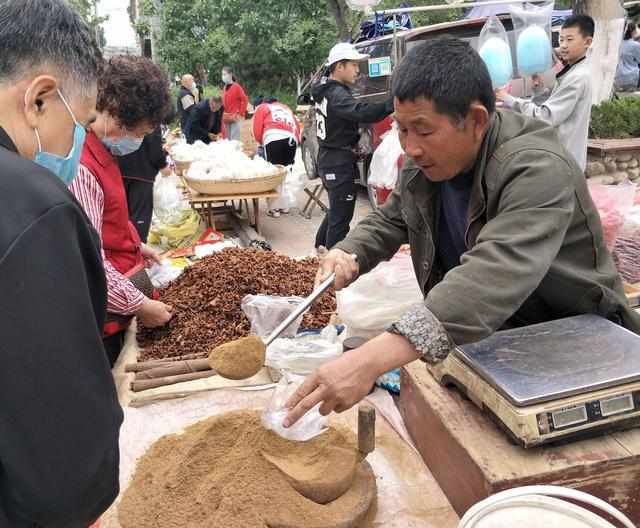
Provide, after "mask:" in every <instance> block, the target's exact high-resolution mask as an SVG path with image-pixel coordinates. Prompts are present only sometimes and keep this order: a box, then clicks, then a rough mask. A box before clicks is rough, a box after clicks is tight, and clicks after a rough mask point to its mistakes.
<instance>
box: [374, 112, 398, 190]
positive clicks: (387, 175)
mask: <svg viewBox="0 0 640 528" xmlns="http://www.w3.org/2000/svg"><path fill="white" fill-rule="evenodd" d="M402 154H403V150H402V147H401V146H400V136H399V135H398V126H397V125H396V124H395V123H394V124H393V126H392V128H391V130H390V131H389V132H387V133H386V134H385V135H384V137H383V138H382V142H381V143H380V145H378V148H377V149H376V150H375V152H374V153H373V157H372V158H371V166H370V168H369V179H368V180H367V185H371V186H372V187H377V188H380V189H395V187H396V183H397V181H398V174H399V172H400V169H399V168H398V158H399V157H400V156H402Z"/></svg>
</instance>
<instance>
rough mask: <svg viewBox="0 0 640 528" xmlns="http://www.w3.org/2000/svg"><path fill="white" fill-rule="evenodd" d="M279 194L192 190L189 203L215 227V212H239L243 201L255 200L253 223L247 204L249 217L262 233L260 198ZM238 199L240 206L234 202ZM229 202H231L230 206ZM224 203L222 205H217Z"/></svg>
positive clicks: (273, 192)
mask: <svg viewBox="0 0 640 528" xmlns="http://www.w3.org/2000/svg"><path fill="white" fill-rule="evenodd" d="M278 196H279V194H278V193H277V192H276V191H269V192H264V193H254V194H229V195H215V196H214V195H209V194H199V193H196V192H194V191H190V194H189V204H190V205H191V207H192V208H193V209H194V210H196V211H198V212H199V213H200V214H202V215H203V217H204V218H205V220H206V222H207V223H208V225H209V227H212V228H214V229H215V227H216V226H215V220H214V214H216V213H224V214H238V213H239V212H241V210H242V203H243V202H244V203H245V204H247V205H248V201H249V200H251V201H252V202H253V223H251V214H250V212H249V208H248V206H247V217H248V218H249V222H250V223H251V225H252V226H253V227H254V229H255V230H256V232H257V233H258V234H260V200H261V199H266V198H277V197H278ZM236 200H238V201H239V202H240V207H239V208H236V207H235V206H234V205H233V202H234V201H236ZM227 202H231V205H230V206H229V205H228V204H227ZM216 204H222V205H216Z"/></svg>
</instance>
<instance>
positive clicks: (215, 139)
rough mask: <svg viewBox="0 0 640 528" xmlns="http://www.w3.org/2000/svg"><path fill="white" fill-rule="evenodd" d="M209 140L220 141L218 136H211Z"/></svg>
mask: <svg viewBox="0 0 640 528" xmlns="http://www.w3.org/2000/svg"><path fill="white" fill-rule="evenodd" d="M209 139H210V140H211V141H218V134H209Z"/></svg>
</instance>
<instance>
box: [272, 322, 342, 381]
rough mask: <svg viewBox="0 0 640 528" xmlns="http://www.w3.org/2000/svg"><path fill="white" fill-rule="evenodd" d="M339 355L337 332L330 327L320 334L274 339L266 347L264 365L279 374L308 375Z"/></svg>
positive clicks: (340, 348) (339, 347) (340, 351)
mask: <svg viewBox="0 0 640 528" xmlns="http://www.w3.org/2000/svg"><path fill="white" fill-rule="evenodd" d="M341 354H342V344H341V343H340V342H339V341H338V332H337V330H336V327H335V326H333V325H331V326H327V327H326V328H325V329H323V330H322V332H320V334H307V335H301V336H297V337H294V338H278V339H276V340H275V341H274V342H273V343H271V344H270V345H269V346H268V347H267V357H266V360H265V365H266V366H267V367H271V368H273V369H276V370H278V371H280V372H284V371H287V372H293V373H295V374H301V375H308V374H311V373H312V372H313V371H314V370H316V369H317V368H318V367H319V366H321V365H323V364H325V363H327V362H328V361H331V360H332V359H336V358H337V357H339V356H340V355H341Z"/></svg>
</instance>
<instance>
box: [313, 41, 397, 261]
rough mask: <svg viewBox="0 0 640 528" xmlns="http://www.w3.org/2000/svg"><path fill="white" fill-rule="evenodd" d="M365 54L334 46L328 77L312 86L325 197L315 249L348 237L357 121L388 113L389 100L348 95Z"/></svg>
mask: <svg viewBox="0 0 640 528" xmlns="http://www.w3.org/2000/svg"><path fill="white" fill-rule="evenodd" d="M366 58H367V55H362V54H360V53H358V51H357V50H356V49H355V47H354V46H353V45H352V44H348V43H346V42H342V43H340V44H336V45H335V46H334V47H333V48H332V49H331V52H330V53H329V60H328V61H327V66H328V67H329V78H328V79H326V80H325V81H323V82H322V83H320V84H318V85H316V86H315V87H314V88H313V90H312V95H313V99H314V101H315V109H316V127H317V129H316V135H317V137H318V144H319V145H320V149H319V152H318V171H319V173H320V177H321V178H322V182H323V184H324V186H325V188H326V189H327V194H328V196H329V211H328V212H327V215H326V216H325V218H324V220H323V222H322V224H321V225H320V228H319V229H318V233H317V235H316V243H315V246H316V248H319V247H320V246H323V247H325V248H327V249H331V248H332V247H333V246H334V245H335V244H337V243H338V242H340V241H341V240H343V239H344V237H346V236H347V233H348V232H349V223H350V222H351V219H352V218H353V212H354V210H355V205H356V193H357V184H356V180H357V179H358V167H357V165H356V161H357V158H356V153H355V149H356V147H357V145H358V141H359V140H360V133H359V125H360V123H377V122H378V121H382V120H383V119H384V118H385V117H387V116H388V115H389V114H391V113H392V112H393V100H392V99H389V100H388V101H386V102H384V103H378V104H369V103H364V102H359V101H358V100H357V99H356V98H354V97H353V95H352V93H351V89H350V88H349V86H350V85H353V84H355V82H356V80H357V78H358V75H359V73H360V68H359V65H358V61H361V60H363V59H366Z"/></svg>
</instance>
